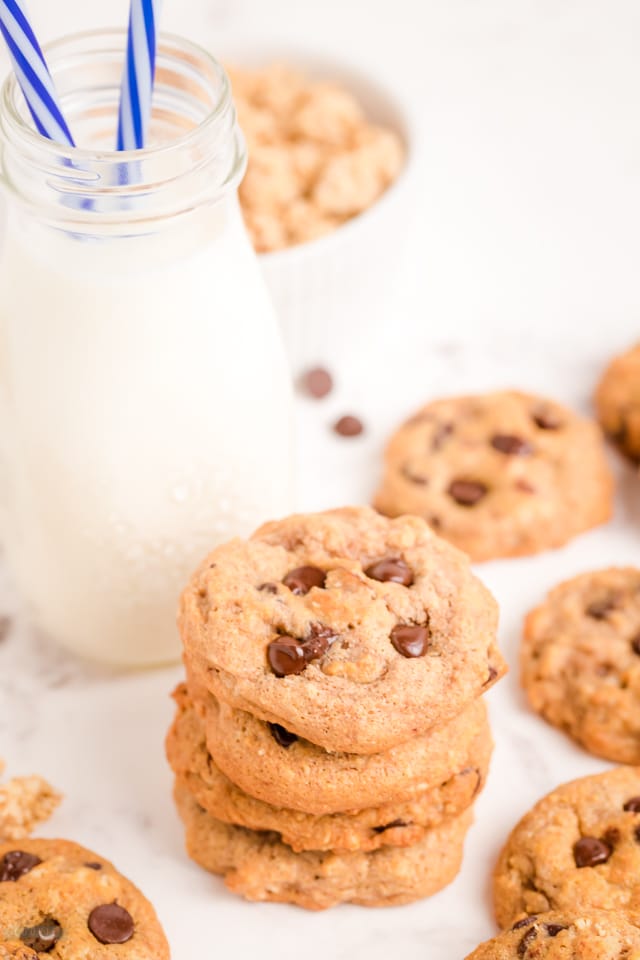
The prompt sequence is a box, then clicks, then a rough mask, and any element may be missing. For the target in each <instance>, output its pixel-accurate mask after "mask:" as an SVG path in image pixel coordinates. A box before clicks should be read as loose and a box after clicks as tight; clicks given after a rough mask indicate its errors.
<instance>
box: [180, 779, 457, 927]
mask: <svg viewBox="0 0 640 960" xmlns="http://www.w3.org/2000/svg"><path fill="white" fill-rule="evenodd" d="M176 803H177V805H178V810H179V812H180V815H181V817H182V819H183V821H184V824H185V826H186V833H187V850H188V853H189V855H190V856H191V857H192V858H193V859H194V860H195V861H196V863H199V864H200V865H201V866H202V867H204V869H205V870H209V871H210V872H211V873H216V874H221V875H222V876H223V877H224V881H225V883H226V885H227V886H228V887H229V889H230V890H233V891H235V892H236V893H239V894H241V895H242V896H244V897H245V898H246V899H247V900H271V901H275V902H279V903H294V904H297V905H298V906H301V907H306V908H307V909H308V910H324V909H326V908H327V907H332V906H335V905H336V904H338V903H358V904H362V905H363V906H369V907H374V906H392V905H395V904H401V903H410V902H411V901H413V900H418V899H420V898H421V897H428V896H431V895H432V894H434V893H436V892H437V891H438V890H441V889H442V888H443V887H445V886H446V885H447V884H449V883H451V881H452V880H453V879H454V877H455V876H456V874H457V873H458V870H459V869H460V863H461V860H462V851H463V846H464V838H465V835H466V833H467V830H468V828H469V826H470V824H471V820H472V814H471V811H466V812H465V813H463V814H461V816H459V817H457V818H455V819H452V820H446V821H444V822H443V823H441V824H440V825H439V826H437V827H435V828H434V829H433V830H430V831H428V833H426V834H425V837H424V839H422V840H421V841H419V842H418V843H415V844H413V846H411V847H383V848H382V849H381V850H376V851H374V852H373V853H362V852H357V853H353V852H349V853H329V852H327V853H317V852H306V853H294V852H293V850H291V848H290V847H288V846H286V845H285V844H284V843H282V841H281V840H280V838H279V836H278V834H277V833H271V832H257V831H253V830H247V829H245V828H244V827H234V826H231V825H229V824H225V823H222V822H221V821H220V820H216V819H215V818H214V817H212V816H211V814H209V813H207V812H206V811H204V810H203V809H202V807H200V806H199V805H198V803H197V802H196V801H195V800H194V799H193V797H192V796H191V794H190V793H189V792H188V791H186V790H184V789H183V788H180V787H178V788H177V790H176Z"/></svg>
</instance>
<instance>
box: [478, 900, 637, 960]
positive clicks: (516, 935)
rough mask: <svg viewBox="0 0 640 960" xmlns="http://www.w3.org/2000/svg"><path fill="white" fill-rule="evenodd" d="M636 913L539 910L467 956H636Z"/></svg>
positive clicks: (571, 959)
mask: <svg viewBox="0 0 640 960" xmlns="http://www.w3.org/2000/svg"><path fill="white" fill-rule="evenodd" d="M639 928H640V917H638V916H634V915H633V914H627V913H620V912H616V911H613V910H593V911H589V912H586V913H585V912H584V911H580V912H579V913H578V914H575V913H571V912H570V911H563V912H560V913H557V912H555V913H542V914H540V915H539V916H533V917H524V918H523V919H522V920H519V921H518V922H517V923H515V924H514V926H513V927H512V928H511V929H510V930H506V931H505V932H504V933H501V934H500V935H499V936H497V937H494V938H493V940H488V941H487V942H486V943H482V944H481V945H480V946H479V947H478V948H477V949H476V950H474V951H473V953H471V954H469V956H468V957H467V960H640V929H639Z"/></svg>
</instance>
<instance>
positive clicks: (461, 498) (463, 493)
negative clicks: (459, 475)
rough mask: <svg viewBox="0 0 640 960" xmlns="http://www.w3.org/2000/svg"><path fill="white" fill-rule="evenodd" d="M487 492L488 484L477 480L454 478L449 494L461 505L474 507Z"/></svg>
mask: <svg viewBox="0 0 640 960" xmlns="http://www.w3.org/2000/svg"><path fill="white" fill-rule="evenodd" d="M487 493H488V489H487V487H486V485H485V484H484V483H480V482H478V481H476V480H454V481H453V483H452V484H451V485H450V487H449V496H450V497H451V498H452V499H453V500H455V501H456V503H459V504H460V506H461V507H474V506H475V505H476V503H479V501H480V500H482V498H483V497H485V496H486V495H487Z"/></svg>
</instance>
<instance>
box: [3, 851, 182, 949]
mask: <svg viewBox="0 0 640 960" xmlns="http://www.w3.org/2000/svg"><path fill="white" fill-rule="evenodd" d="M3 951H4V953H5V955H8V956H10V957H16V958H20V960H35V958H36V957H38V956H40V955H41V954H44V953H46V955H47V957H51V958H59V960H114V958H115V957H116V956H117V957H121V958H122V960H168V957H169V947H168V944H167V941H166V939H165V936H164V933H163V932H162V929H161V927H160V924H159V922H158V919H157V917H156V914H155V911H154V909H153V907H152V906H151V904H150V903H149V902H148V901H147V900H146V899H145V898H144V897H143V895H142V894H141V893H140V891H139V890H137V889H136V887H134V885H133V884H132V883H130V881H129V880H126V879H125V878H124V877H123V876H121V875H120V874H119V873H118V872H117V871H116V869H115V868H114V866H113V865H112V864H111V863H109V862H108V861H107V860H105V859H104V858H103V857H99V856H97V855H96V854H95V853H92V852H91V851H90V850H85V849H84V848H83V847H80V846H78V844H76V843H70V842H69V841H68V840H31V839H29V840H21V841H20V843H19V845H18V846H16V845H15V844H12V843H9V844H7V843H5V844H2V845H0V956H2V955H3Z"/></svg>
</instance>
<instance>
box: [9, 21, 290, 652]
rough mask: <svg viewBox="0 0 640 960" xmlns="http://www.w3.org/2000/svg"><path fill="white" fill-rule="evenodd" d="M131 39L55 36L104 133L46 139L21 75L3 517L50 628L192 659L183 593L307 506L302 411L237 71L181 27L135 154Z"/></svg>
mask: <svg viewBox="0 0 640 960" xmlns="http://www.w3.org/2000/svg"><path fill="white" fill-rule="evenodd" d="M123 46H124V37H122V36H119V35H113V36H111V35H108V34H104V33H100V34H95V35H90V34H87V35H84V36H81V37H76V38H71V39H70V40H65V41H63V42H62V43H61V44H58V45H57V46H54V47H53V48H52V50H51V53H50V61H51V65H52V67H53V72H54V74H55V77H56V83H57V85H58V88H59V91H60V93H61V96H62V100H63V104H65V105H66V113H67V117H68V119H69V120H70V121H71V123H72V124H73V125H74V132H76V140H77V142H81V143H88V144H89V145H90V149H89V150H87V149H85V150H83V149H78V150H73V149H67V148H62V147H60V146H56V145H53V144H51V143H49V142H47V141H45V140H42V139H41V138H40V137H38V136H37V135H36V134H35V133H34V132H32V130H31V127H30V124H29V121H28V118H27V115H26V108H25V107H24V104H23V102H22V99H21V95H20V93H19V92H18V90H17V89H16V86H15V83H14V81H13V80H12V79H10V80H9V81H8V82H7V85H6V86H5V90H4V95H3V102H2V105H1V106H0V127H1V151H2V156H1V161H2V178H3V185H4V193H5V198H6V207H7V214H6V229H5V236H4V242H3V246H2V254H1V257H0V457H1V460H0V511H1V512H0V520H1V527H0V534H1V536H2V540H3V542H4V545H5V552H6V557H7V560H8V563H9V565H10V567H11V570H12V572H13V574H14V576H15V578H16V580H17V583H18V585H19V588H20V590H21V591H22V593H23V594H24V597H25V598H26V600H27V601H28V604H29V606H30V608H31V611H32V615H33V619H34V620H35V622H36V623H37V624H38V625H39V626H40V627H41V628H42V629H43V630H44V631H45V632H46V633H47V634H48V635H50V636H51V637H53V638H55V639H56V640H58V641H59V642H60V643H62V644H64V645H65V646H67V647H69V648H71V649H73V650H74V651H77V652H78V653H80V654H83V655H86V656H88V657H91V658H94V659H98V660H103V661H109V662H113V663H120V664H138V665H139V664H151V663H158V662H163V661H166V660H170V659H173V658H175V657H176V656H177V654H178V650H179V643H178V638H177V633H176V627H175V610H176V605H177V598H178V594H179V592H180V589H181V587H182V586H183V584H184V582H185V581H186V578H187V577H188V575H189V573H190V572H191V571H192V569H193V568H194V566H195V565H196V564H197V563H198V562H199V561H200V560H201V559H202V557H203V556H204V555H205V554H206V552H207V551H208V550H209V549H210V548H211V547H212V546H213V545H214V544H215V543H217V542H220V541H223V540H226V539H229V538H230V537H232V536H234V535H236V534H242V535H245V534H247V533H250V532H251V530H252V529H253V528H254V527H256V526H257V525H258V524H259V523H261V522H263V521H264V520H267V519H269V518H272V517H277V516H280V515H282V514H284V513H286V512H287V511H288V510H289V509H290V508H291V484H292V477H291V472H292V463H291V459H292V454H291V442H292V436H291V427H292V425H291V387H290V380H289V374H288V370H287V367H286V363H285V359H284V354H283V350H282V345H281V343H280V339H279V332H278V328H277V324H276V320H275V317H274V315H273V312H272V308H271V305H270V303H269V300H268V297H267V295H266V292H265V289H264V286H263V283H262V279H261V276H260V272H259V267H258V264H257V260H256V257H255V255H254V252H253V250H252V249H251V246H250V244H249V241H248V239H247V236H246V234H245V231H244V228H243V224H242V220H241V215H240V211H239V206H238V201H237V196H236V188H237V184H238V181H239V179H240V177H241V175H242V172H243V170H244V166H245V154H244V144H243V141H242V139H241V136H240V135H239V133H238V130H237V127H236V123H235V112H234V108H233V104H232V101H231V97H230V91H229V86H228V83H227V80H226V77H225V75H224V72H223V71H222V69H221V68H220V67H219V66H218V64H217V63H215V61H213V60H212V59H211V58H210V57H208V55H206V54H205V53H204V52H203V51H201V50H199V49H198V48H197V47H193V46H191V45H189V44H187V43H186V42H183V41H178V40H175V39H171V40H167V39H164V40H162V41H161V43H160V45H159V51H158V70H157V86H156V95H155V116H154V121H153V127H152V135H153V140H152V145H151V146H150V147H149V149H147V150H145V151H142V152H139V153H136V154H135V162H134V161H132V160H131V156H132V155H130V154H129V155H127V154H115V153H112V152H111V148H112V142H111V141H112V140H113V137H114V136H115V132H114V131H115V126H116V119H115V117H116V110H117V102H118V94H119V89H118V86H119V78H120V68H121V62H122V49H123ZM127 157H129V162H124V161H125V158H127Z"/></svg>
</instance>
